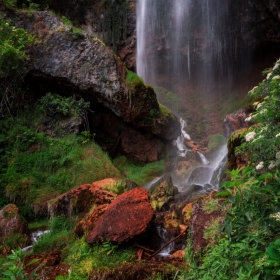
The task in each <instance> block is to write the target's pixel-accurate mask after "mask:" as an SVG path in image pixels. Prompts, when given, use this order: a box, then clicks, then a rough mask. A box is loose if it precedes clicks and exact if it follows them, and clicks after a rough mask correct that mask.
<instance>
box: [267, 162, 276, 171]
mask: <svg viewBox="0 0 280 280" xmlns="http://www.w3.org/2000/svg"><path fill="white" fill-rule="evenodd" d="M274 167H276V162H275V161H270V164H269V166H268V169H269V170H271V169H273V168H274Z"/></svg>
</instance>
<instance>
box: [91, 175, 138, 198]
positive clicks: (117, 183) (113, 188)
mask: <svg viewBox="0 0 280 280" xmlns="http://www.w3.org/2000/svg"><path fill="white" fill-rule="evenodd" d="M92 184H93V185H94V186H95V187H97V188H100V189H102V190H106V191H109V192H112V193H115V194H117V195H119V194H122V193H124V192H126V191H129V190H132V189H135V188H137V187H139V186H138V185H137V184H136V183H134V182H132V181H129V180H125V179H121V178H107V179H104V180H101V181H97V182H93V183H92Z"/></svg>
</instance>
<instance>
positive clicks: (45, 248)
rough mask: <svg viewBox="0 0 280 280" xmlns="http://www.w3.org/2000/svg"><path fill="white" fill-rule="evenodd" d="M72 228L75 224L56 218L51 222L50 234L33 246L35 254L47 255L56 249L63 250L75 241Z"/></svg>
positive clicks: (68, 220) (62, 218)
mask: <svg viewBox="0 0 280 280" xmlns="http://www.w3.org/2000/svg"><path fill="white" fill-rule="evenodd" d="M71 220H72V219H71ZM74 220H75V219H74ZM71 227H73V223H72V224H71V223H70V219H66V218H64V217H54V218H53V219H52V220H51V222H50V232H49V233H46V234H44V235H43V236H42V237H41V238H39V240H38V241H37V242H36V243H35V244H34V245H33V252H34V253H46V252H51V251H53V250H54V249H58V250H62V249H63V248H65V247H66V246H67V244H69V242H70V241H71V240H73V239H74V234H73V229H72V228H71Z"/></svg>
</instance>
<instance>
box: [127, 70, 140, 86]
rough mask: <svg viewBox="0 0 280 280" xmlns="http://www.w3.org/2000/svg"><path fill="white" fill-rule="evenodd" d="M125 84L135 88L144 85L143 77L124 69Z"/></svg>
mask: <svg viewBox="0 0 280 280" xmlns="http://www.w3.org/2000/svg"><path fill="white" fill-rule="evenodd" d="M125 82H126V85H127V86H128V88H129V89H132V90H133V89H135V87H137V86H144V82H143V79H142V78H140V77H139V76H138V75H137V74H135V73H134V72H132V71H130V70H128V69H126V81H125Z"/></svg>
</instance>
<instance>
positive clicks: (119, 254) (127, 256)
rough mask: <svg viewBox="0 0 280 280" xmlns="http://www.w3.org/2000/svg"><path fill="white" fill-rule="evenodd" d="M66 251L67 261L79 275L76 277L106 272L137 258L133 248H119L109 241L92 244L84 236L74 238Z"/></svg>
mask: <svg viewBox="0 0 280 280" xmlns="http://www.w3.org/2000/svg"><path fill="white" fill-rule="evenodd" d="M64 252H65V254H66V255H67V257H66V259H65V263H69V264H70V265H71V270H72V273H73V274H74V275H75V276H76V277H77V278H74V279H87V277H89V276H90V275H91V274H93V273H94V274H99V273H101V272H103V273H104V272H106V271H108V270H111V269H114V268H117V267H120V266H121V265H122V264H123V263H125V262H128V261H131V260H133V259H134V258H135V252H134V250H132V249H124V248H123V249H122V248H118V247H116V245H112V244H111V243H110V242H107V241H105V242H103V243H101V244H96V245H94V246H90V245H88V244H87V243H85V242H84V240H83V238H81V239H76V240H74V241H73V242H72V243H70V244H69V245H68V246H67V248H66V249H65V251H64Z"/></svg>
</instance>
